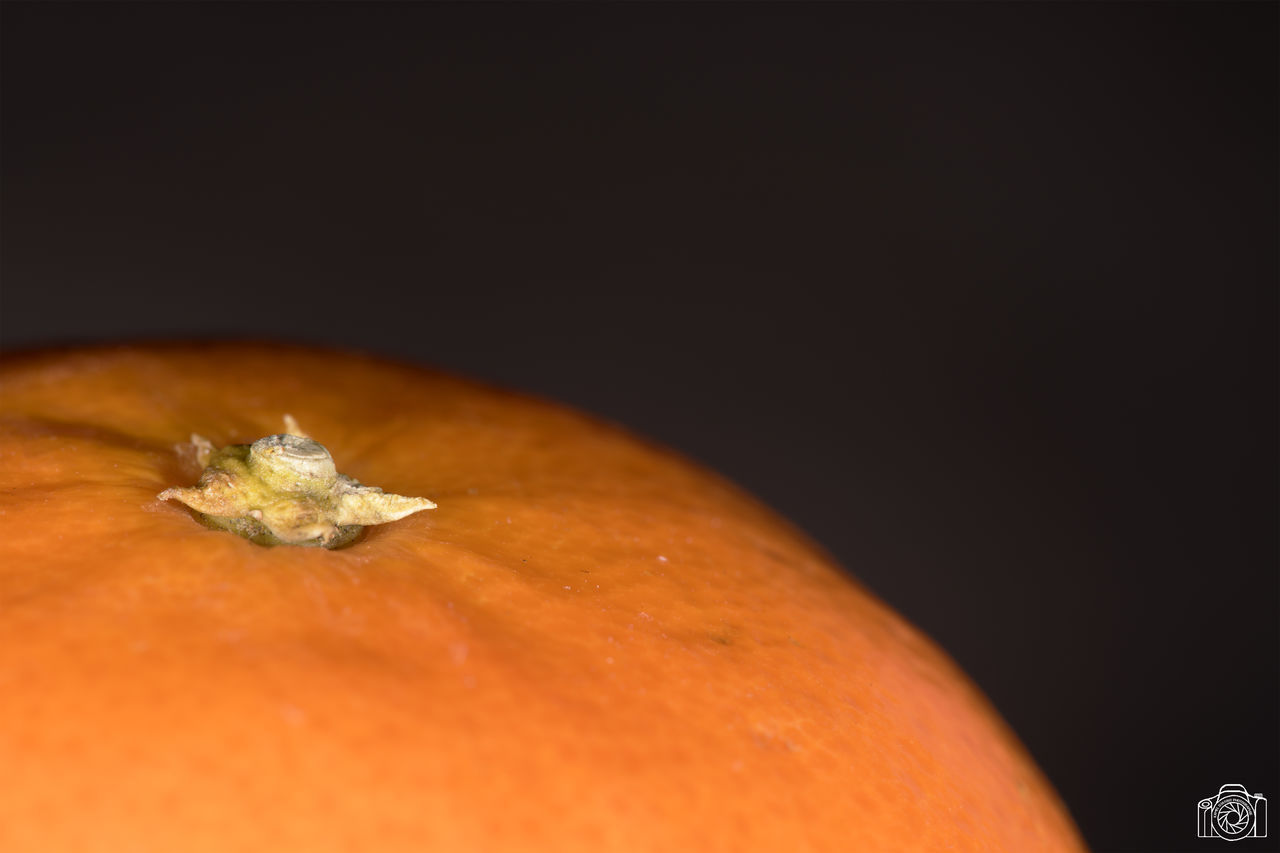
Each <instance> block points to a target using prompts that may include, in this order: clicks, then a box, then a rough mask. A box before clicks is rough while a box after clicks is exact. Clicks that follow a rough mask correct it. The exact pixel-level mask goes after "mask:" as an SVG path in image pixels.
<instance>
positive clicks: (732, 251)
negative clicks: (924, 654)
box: [0, 3, 1280, 851]
mask: <svg viewBox="0 0 1280 853" xmlns="http://www.w3.org/2000/svg"><path fill="white" fill-rule="evenodd" d="M1278 9H1280V7H1278V6H1277V5H1275V4H1270V3H1259V4H1250V5H1225V4H1217V5H1214V4H1185V5H1180V4H1154V5H1151V4H1124V5H1105V4H1075V5H1073V4H1052V5H1021V6H1017V5H1003V4H981V5H976V4H975V5H951V4H948V5H889V4H868V5H839V4H821V5H800V4H797V5H787V6H775V5H693V4H684V5H640V4H624V5H610V6H590V5H538V6H532V7H530V6H518V7H517V6H507V5H465V6H460V5H430V6H426V5H293V4H271V5H245V4H231V5H218V4H207V5H177V6H172V5H171V6H165V5H160V4H156V5H150V4H134V5H71V4H56V5H25V4H24V5H18V4H6V5H5V6H4V7H3V23H4V28H3V30H4V33H3V81H2V83H3V207H2V208H0V214H2V217H3V219H2V223H0V224H2V226H3V228H2V236H3V289H2V291H0V294H2V295H0V317H2V321H0V322H2V325H0V334H2V336H3V343H4V345H5V346H6V347H8V348H14V347H25V346H34V345H47V344H50V343H56V342H73V341H85V340H104V339H133V338H141V337H155V336H161V337H179V336H182V337H189V336H234V337H265V338H285V339H293V340H303V341H320V342H328V343H332V344H337V345H344V346H352V347H358V348H363V349H368V350H373V351H377V352H381V353H386V354H389V355H392V356H397V357H402V358H407V359H411V360H415V361H421V362H427V363H432V364H437V365H440V366H444V367H447V368H452V369H455V370H458V371H461V372H464V373H468V374H471V375H473V376H477V377H481V378H486V379H489V380H491V381H495V382H498V383H501V384H505V385H510V386H517V387H520V388H524V389H527V390H532V391H536V392H540V393H543V394H546V395H549V396H552V397H556V398H559V399H561V400H564V401H567V402H569V403H571V404H574V405H576V406H579V407H581V408H584V409H588V410H591V411H594V412H597V413H599V414H602V415H604V416H606V417H609V418H612V419H614V420H617V421H620V422H622V423H625V424H627V425H629V426H630V427H632V428H634V429H636V430H638V431H640V432H643V433H646V434H648V435H650V436H652V437H654V438H657V439H659V440H661V441H664V442H666V443H668V444H670V445H672V446H674V447H676V448H679V449H681V450H683V451H684V452H686V453H687V454H689V455H691V456H693V457H696V458H699V459H701V460H703V461H704V462H706V463H707V464H709V465H710V466H712V467H714V468H716V469H718V470H720V471H721V472H724V473H726V474H727V475H729V476H731V477H733V478H734V479H736V480H737V481H739V482H740V483H742V484H743V485H745V486H746V487H747V488H749V489H751V490H752V491H754V492H755V493H756V494H758V495H759V496H761V497H762V498H763V499H764V500H765V501H766V502H768V503H769V504H771V505H773V506H774V507H776V508H777V509H778V510H779V511H781V512H782V513H783V514H785V515H787V516H789V517H791V518H792V519H793V520H795V521H797V522H798V523H799V524H800V525H801V526H803V527H804V528H805V529H807V530H808V531H810V532H811V533H812V534H813V535H814V537H816V539H818V540H819V541H820V542H822V543H823V544H824V545H825V546H827V547H828V548H829V549H830V550H831V551H832V552H833V553H834V554H835V555H836V556H837V558H838V559H839V560H840V561H841V562H842V563H843V564H844V565H845V566H847V567H848V568H849V569H850V570H851V571H852V572H853V573H854V574H856V575H857V576H859V577H860V578H862V579H863V580H864V581H865V582H866V583H867V584H868V585H870V586H871V587H872V588H873V589H875V590H876V591H877V592H879V593H880V594H881V595H882V596H883V597H885V598H886V599H887V600H888V601H889V602H890V603H892V604H893V605H894V606H895V607H897V608H898V609H900V610H901V611H903V612H904V613H905V614H906V615H907V616H908V617H909V618H910V619H912V620H913V621H914V622H916V623H917V624H919V625H920V626H921V627H923V628H924V629H926V630H927V631H928V632H929V633H931V634H932V635H933V636H934V637H935V638H937V640H938V641H939V642H940V643H941V644H942V645H943V646H944V647H945V648H947V649H948V650H949V651H950V652H951V653H952V654H953V655H954V656H955V657H956V658H957V659H958V660H959V661H960V663H961V664H962V665H963V666H964V668H965V669H966V670H967V671H968V672H969V673H971V674H972V675H973V677H974V678H975V679H976V680H977V681H978V682H979V683H980V684H981V685H982V687H983V688H984V689H985V690H986V691H987V692H988V693H989V695H990V696H991V697H992V699H993V700H994V701H995V703H996V704H997V706H998V707H999V708H1000V709H1001V710H1002V711H1003V713H1004V714H1005V715H1006V716H1007V718H1008V719H1009V720H1010V722H1011V723H1012V725H1013V726H1014V728H1015V729H1016V730H1017V731H1018V732H1019V733H1020V734H1021V736H1022V737H1023V738H1024V740H1025V741H1026V743H1027V744H1028V746H1029V748H1030V749H1031V751H1032V752H1033V753H1034V755H1035V756H1036V758H1037V760H1038V761H1039V762H1040V763H1041V765H1042V766H1043V768H1044V769H1045V771H1046V772H1047V774H1048V775H1049V776H1050V778H1051V779H1052V780H1053V781H1054V783H1055V784H1056V785H1057V787H1058V788H1059V790H1060V791H1061V793H1062V795H1063V797H1064V799H1065V800H1066V802H1067V803H1068V805H1069V807H1070V808H1071V810H1072V812H1073V814H1074V815H1075V817H1076V819H1077V820H1078V821H1079V824H1080V826H1081V828H1082V830H1083V832H1084V833H1085V835H1086V837H1087V839H1088V840H1089V842H1090V844H1091V845H1092V846H1094V847H1095V848H1096V849H1098V850H1153V851H1154V850H1192V849H1215V850H1216V849H1225V847H1226V846H1228V845H1226V844H1225V843H1224V842H1221V841H1210V842H1199V841H1197V840H1196V838H1195V837H1194V836H1195V830H1194V827H1195V811H1196V802H1197V801H1198V800H1199V799H1200V798H1201V797H1204V796H1208V795H1210V794H1213V793H1214V792H1216V790H1217V788H1218V786H1219V785H1221V784H1223V783H1226V782H1237V783H1241V784H1244V785H1246V786H1247V787H1249V788H1250V790H1252V791H1256V792H1260V793H1263V794H1265V795H1267V796H1268V797H1270V798H1271V802H1272V805H1273V809H1272V812H1273V821H1272V822H1273V823H1274V813H1275V812H1276V811H1280V760H1278V756H1280V711H1278V707H1280V701H1278V699H1280V667H1278V663H1280V660H1278V657H1280V651H1278V650H1280V642H1278V639H1280V638H1278V637H1277V612H1278V608H1280V587H1278V583H1277V581H1278V573H1277V523H1276V519H1277V455H1276V436H1277V429H1276V428H1277V417H1276V415H1277V406H1276V400H1277V395H1276V391H1277V346H1276V338H1277V336H1276V334H1275V331H1276V320H1277V256H1278V254H1277V238H1276V234H1277V209H1278V205H1277V186H1278V183H1277V181H1278V175H1277V156H1276V150H1277V141H1278V139H1277V114H1278V110H1277V82H1276V80H1277V51H1276V37H1277V10H1278ZM1278 834H1280V833H1277V832H1273V833H1272V837H1271V838H1269V839H1267V840H1266V841H1265V842H1261V841H1260V842H1243V843H1241V844H1239V845H1236V846H1234V847H1232V849H1235V850H1240V849H1245V850H1248V849H1277V847H1276V843H1275V842H1276V836H1277V835H1278ZM856 847H857V845H856V837H855V838H851V840H850V849H856Z"/></svg>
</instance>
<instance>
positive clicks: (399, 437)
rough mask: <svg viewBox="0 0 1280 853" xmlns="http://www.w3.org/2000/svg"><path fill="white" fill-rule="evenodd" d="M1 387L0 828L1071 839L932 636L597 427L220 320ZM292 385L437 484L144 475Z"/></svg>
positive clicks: (61, 361)
mask: <svg viewBox="0 0 1280 853" xmlns="http://www.w3.org/2000/svg"><path fill="white" fill-rule="evenodd" d="M0 400H2V402H0V521H2V523H3V531H2V534H0V614H2V617H0V679H2V680H3V682H2V687H0V689H2V690H3V693H2V694H0V695H3V700H2V701H0V768H3V772H2V773H0V849H3V850H5V851H9V853H20V852H21V853H25V851H41V853H50V851H72V850H75V851H80V850H86V851H89V850H92V851H184V853H199V851H223V852H224V853H225V851H311V852H312V853H323V851H339V850H344V851H345V850H352V851H415V853H417V852H418V851H424V850H449V851H472V850H475V851H489V850H504V851H505V850H512V851H543V850H546V851H552V850H554V851H591V853H601V851H613V850H617V851H624V850H625V851H675V850H690V851H692V850H697V851H720V850H723V851H750V850H768V851H780V850H788V851H791V850H833V851H834V850H839V851H850V850H854V851H856V850H866V851H880V850H883V851H910V850H931V851H932V850H962V851H963V850H984V851H1016V853H1025V851H1068V850H1080V849H1082V844H1081V841H1080V838H1079V836H1078V834H1077V833H1076V830H1075V829H1074V827H1073V825H1072V823H1071V820H1070V818H1069V817H1068V816H1067V814H1066V812H1065V810H1064V809H1063V807H1062V805H1061V804H1060V802H1059V801H1058V799H1057V797H1056V796H1055V794H1054V792H1053V790H1052V789H1051V787H1050V786H1049V785H1048V784H1047V783H1046V781H1045V779H1044V778H1043V777H1042V776H1041V774H1040V773H1039V772H1038V771H1037V769H1036V768H1035V766H1034V765H1033V763H1032V762H1031V761H1030V760H1029V758H1028V757H1027V755H1026V753H1025V752H1024V750H1023V749H1022V748H1021V747H1020V745H1019V744H1018V742H1017V740H1016V738H1015V737H1014V736H1013V735H1012V734H1011V733H1010V731H1009V730H1008V729H1007V728H1006V726H1005V725H1004V724H1003V723H1002V722H1001V720H1000V718H999V717H998V715H997V714H996V713H995V712H994V711H993V710H992V708H991V707H990V706H989V705H988V703H987V702H986V701H985V700H984V699H983V697H982V696H981V695H980V694H979V693H978V691H977V690H975V688H974V687H973V686H972V685H971V684H970V683H969V682H968V680H967V679H966V678H965V677H964V676H963V674H962V673H960V672H959V671H958V670H957V668H956V667H955V666H954V665H953V664H952V663H951V662H950V661H949V660H948V659H947V658H946V657H945V655H943V654H942V653H941V652H939V651H938V650H937V649H936V648H935V647H934V646H933V645H932V644H931V643H930V642H929V641H928V640H927V639H926V638H925V637H923V636H922V635H921V634H920V633H919V632H917V631H916V630H914V629H913V628H911V627H910V626H909V625H907V624H906V623H904V621H903V620H902V619H901V618H899V617H898V616H897V615H895V614H894V613H893V612H892V611H890V610H889V609H888V608H887V607H886V606H885V605H884V604H882V603H880V602H879V601H877V600H876V599H875V598H874V597H873V596H872V595H871V594H869V593H868V592H867V591H866V590H864V589H863V588H861V587H860V586H859V585H858V584H856V583H855V582H853V581H851V580H850V579H849V578H848V577H847V576H846V575H845V574H844V573H843V572H842V571H841V570H840V569H839V568H838V567H836V566H835V565H833V564H832V562H831V561H830V559H829V558H828V557H827V556H825V555H824V554H823V553H822V552H821V551H820V550H819V549H818V548H817V547H815V546H814V544H813V543H811V542H809V541H808V540H806V539H805V538H804V537H803V536H802V535H801V534H799V533H798V532H797V531H796V530H795V529H794V528H792V527H791V526H789V525H788V524H787V523H786V522H785V521H783V520H781V519H779V518H778V517H777V516H775V515H774V514H772V513H771V512H770V511H769V510H767V509H766V508H765V507H763V506H761V505H760V504H759V503H757V502H756V501H755V500H753V499H752V498H751V497H749V496H747V495H745V494H743V493H742V492H741V491H740V490H738V489H737V488H735V487H734V486H733V485H731V484H730V483H728V482H726V481H724V480H722V479H720V478H718V477H717V476H715V475H713V474H710V473H708V472H706V471H704V470H701V469H700V468H698V467H696V466H695V465H692V464H690V463H689V462H687V461H685V460H683V459H681V458H679V457H678V456H676V455H674V454H672V453H670V452H668V451H665V450H663V449H660V448H657V447H654V446H652V445H650V444H647V443H645V442H643V441H641V440H638V439H636V438H635V437H633V436H631V435H629V434H627V433H625V432H623V431H621V430H619V429H617V428H615V427H613V426H610V425H608V424H605V423H601V422H599V421H596V420H593V419H591V418H588V417H584V416H583V415H580V414H576V413H574V412H572V411H568V410H566V409H564V408H561V407H559V406H556V405H552V404H549V403H546V402H542V401H540V400H537V399H532V398H529V397H526V396H521V395H519V394H514V393H508V392H503V391H496V390H493V389H490V388H486V387H483V386H480V385H477V384H473V383H471V382H468V381H464V380H460V379H457V378H452V377H449V376H445V375H441V374H438V373H433V372H430V371H427V370H424V369H420V368H415V367H409V366H402V365H396V364H391V363H387V362H384V361H380V360H376V359H373V358H369V357H363V356H355V355H351V354H344V353H335V352H329V351H317V350H311V349H303V348H291V347H276V346H260V345H246V344H227V345H190V346H139V347H118V348H95V349H87V350H82V351H69V352H43V353H32V354H25V355H19V356H10V357H8V358H7V359H6V360H5V361H4V362H3V365H2V366H0ZM284 413H290V414H292V415H293V416H295V417H296V418H297V420H298V422H299V423H300V424H301V425H302V426H303V427H304V428H305V429H306V431H308V432H309V433H310V434H311V435H312V436H313V437H314V438H315V439H316V440H318V441H319V442H321V443H322V444H324V445H325V446H326V447H327V448H328V449H329V450H330V451H331V452H332V454H333V458H334V459H335V460H336V461H337V467H338V470H339V471H341V472H343V473H345V474H349V475H351V476H352V477H355V478H356V479H357V480H359V481H361V482H363V483H366V484H370V485H373V486H378V487H382V488H385V489H386V490H387V491H389V492H397V493H400V494H403V495H410V496H418V497H425V498H429V499H430V500H432V501H435V502H436V503H437V504H438V507H437V508H436V509H434V510H431V511H429V512H419V513H417V514H415V515H412V516H409V517H407V518H403V519H401V520H399V521H395V522H392V523H388V524H384V525H379V526H376V527H368V528H365V531H364V533H363V534H362V535H361V537H360V538H359V539H358V540H357V541H356V542H354V544H351V545H349V546H348V547H345V548H341V549H337V550H326V549H324V548H302V547H292V546H287V545H285V546H278V547H263V546H260V545H257V544H253V543H252V542H249V541H246V540H245V539H242V538H239V537H237V536H235V535H233V534H231V533H228V532H226V531H221V530H213V529H209V528H208V527H206V526H203V525H201V524H200V523H198V522H197V521H196V519H195V517H194V516H193V513H192V512H191V511H190V510H188V509H187V508H185V507H183V506H181V505H180V504H177V503H174V502H164V501H160V500H158V499H157V497H156V496H157V494H158V493H159V492H161V491H162V490H164V489H168V488H173V487H178V486H190V485H191V484H193V483H195V482H196V479H197V478H198V477H199V475H200V469H199V467H198V466H197V465H196V464H195V463H194V459H193V455H192V448H191V446H190V445H189V444H187V443H186V442H187V441H188V439H189V436H190V434H191V433H193V432H195V433H199V434H201V435H204V436H207V437H208V438H210V439H211V440H212V441H213V442H214V443H215V444H217V445H219V446H221V445H225V444H234V443H247V442H251V441H253V440H255V439H257V438H260V437H262V436H266V435H270V434H273V433H277V432H280V431H281V417H282V415H283V414H284Z"/></svg>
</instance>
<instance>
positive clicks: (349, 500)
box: [158, 415, 436, 548]
mask: <svg viewBox="0 0 1280 853" xmlns="http://www.w3.org/2000/svg"><path fill="white" fill-rule="evenodd" d="M284 421H285V430H286V432H284V433H279V434H277V435H268V436H265V437H263V438H260V439H258V440H257V441H255V442H253V444H233V445H228V446H227V447H224V448H222V449H217V448H216V447H215V446H214V444H213V442H211V441H209V440H208V439H206V438H203V437H201V436H198V435H192V436H191V443H192V444H194V445H195V447H196V458H197V460H198V461H199V462H200V464H201V465H203V466H204V471H203V473H201V475H200V480H199V481H198V482H197V483H196V485H194V486H191V487H185V488H184V487H174V488H169V489H165V490H164V491H163V492H161V493H160V494H159V495H158V497H159V498H160V500H176V501H180V502H181V503H184V504H186V505H187V506H189V507H190V508H191V509H193V510H195V511H196V517H197V518H198V519H199V520H200V521H201V522H202V523H204V524H205V525H207V526H209V527H213V528H216V529H219V530H227V531H230V532H231V533H235V534H236V535H237V536H242V537H244V538H245V539H248V540H250V541H251V542H255V543H257V544H259V545H303V546H320V547H324V548H338V547H341V546H343V545H347V544H350V543H351V542H353V541H354V540H355V538H356V537H357V536H358V535H359V534H360V531H361V530H362V529H363V528H364V527H367V526H369V525H372V524H385V523H387V522H390V521H396V520H398V519H401V518H404V517H405V516H407V515H412V514H413V513H415V512H419V511H421V510H424V509H434V508H435V506H436V505H435V503H434V502H432V501H430V500H427V499H426V498H410V497H405V496H403V495H393V494H388V493H386V492H384V491H382V489H378V488H375V487H373V486H364V485H361V484H360V483H359V482H357V481H356V480H353V479H352V478H351V477H348V476H346V475H345V474H339V473H338V469H337V467H336V466H335V465H334V461H333V456H332V455H331V454H330V453H329V451H328V450H327V449H326V448H325V446H324V445H322V444H320V443H319V442H318V441H315V440H314V439H312V438H310V437H308V436H307V435H306V433H304V432H302V430H301V429H300V428H299V427H298V422H297V421H295V420H294V419H293V418H292V417H291V416H290V415H285V416H284Z"/></svg>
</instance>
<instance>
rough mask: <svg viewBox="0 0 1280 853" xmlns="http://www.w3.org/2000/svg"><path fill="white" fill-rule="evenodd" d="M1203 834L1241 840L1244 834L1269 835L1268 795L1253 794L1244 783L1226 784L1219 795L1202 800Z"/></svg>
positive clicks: (1247, 836) (1200, 827) (1261, 836)
mask: <svg viewBox="0 0 1280 853" xmlns="http://www.w3.org/2000/svg"><path fill="white" fill-rule="evenodd" d="M1197 807H1198V811H1199V821H1198V822H1199V826H1198V827H1197V832H1196V834H1197V835H1198V836H1199V837H1201V838H1221V839H1224V840H1226V841H1239V840H1240V839H1241V838H1266V837H1267V798H1266V797H1264V796H1262V795H1261V794H1250V793H1249V791H1248V790H1247V789H1246V788H1245V787H1244V786H1243V785H1223V786H1222V787H1221V788H1219V789H1218V794H1217V796H1214V797H1207V798H1205V799H1203V800H1201V801H1200V802H1199V803H1198V804H1197Z"/></svg>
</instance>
